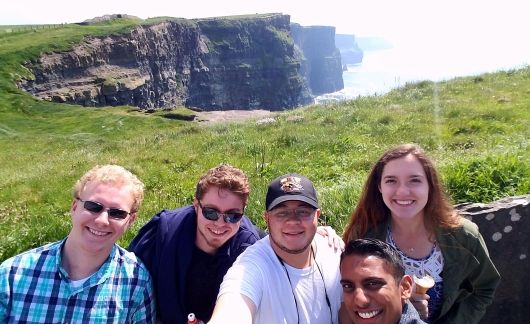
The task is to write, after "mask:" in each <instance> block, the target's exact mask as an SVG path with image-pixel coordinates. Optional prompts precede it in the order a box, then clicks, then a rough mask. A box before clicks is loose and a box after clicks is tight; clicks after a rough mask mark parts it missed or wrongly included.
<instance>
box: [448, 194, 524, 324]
mask: <svg viewBox="0 0 530 324" xmlns="http://www.w3.org/2000/svg"><path fill="white" fill-rule="evenodd" d="M456 208H457V209H458V210H459V211H460V212H461V214H462V215H464V216H466V217H468V218H470V219H471V220H472V221H473V222H474V223H476V224H477V225H478V227H479V228H480V233H481V234H482V236H483V237H484V240H485V242H486V245H487V246H488V250H489V254H490V257H491V259H492V260H493V263H494V264H495V266H496V267H497V269H498V270H499V272H500V274H501V282H500V285H499V287H498V289H497V291H496V293H495V299H494V301H493V304H492V305H491V306H490V307H489V308H488V310H487V312H486V315H485V316H484V318H483V320H482V321H481V323H495V322H498V321H499V320H501V319H502V322H503V323H526V322H528V318H530V298H529V295H530V262H529V252H530V251H529V249H528V247H529V243H528V238H529V237H530V195H527V196H519V197H510V198H506V199H501V200H499V201H496V202H493V203H490V204H479V203H475V204H459V205H457V206H456Z"/></svg>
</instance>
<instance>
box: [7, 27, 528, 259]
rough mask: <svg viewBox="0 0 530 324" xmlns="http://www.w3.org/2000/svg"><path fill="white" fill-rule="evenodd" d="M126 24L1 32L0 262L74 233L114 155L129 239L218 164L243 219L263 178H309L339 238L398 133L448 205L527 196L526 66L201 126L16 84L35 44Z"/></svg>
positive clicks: (259, 195)
mask: <svg viewBox="0 0 530 324" xmlns="http://www.w3.org/2000/svg"><path fill="white" fill-rule="evenodd" d="M130 26H132V25H131V24H129V23H128V24H123V25H120V24H118V23H115V24H110V25H102V26H86V27H81V26H71V25H67V26H64V27H61V28H57V29H53V30H51V31H48V32H47V33H41V32H39V31H37V32H27V33H24V32H21V33H17V34H16V35H15V33H5V34H0V62H2V64H0V152H1V154H0V165H1V168H0V260H4V259H5V258H7V257H9V256H11V255H14V254H16V253H18V252H21V251H24V250H27V249H28V248H30V247H34V246H39V245H42V244H44V243H46V242H50V241H55V240H58V239H60V238H62V237H64V236H65V235H66V234H67V233H68V230H69V227H70V222H69V212H68V211H69V207H70V204H71V187H72V186H73V184H74V182H75V181H76V180H77V179H78V178H79V177H80V176H81V175H82V174H83V173H84V172H86V171H87V170H88V169H90V168H91V167H92V166H94V165H95V164H104V163H117V164H121V165H123V166H125V167H126V168H128V169H130V170H132V171H133V172H134V173H136V174H137V175H138V176H139V177H140V178H141V179H142V180H143V181H144V182H145V184H146V188H147V192H146V198H145V202H144V204H143V206H142V208H141V210H140V218H139V220H138V221H137V222H136V223H135V225H134V226H133V228H132V229H131V230H130V231H129V232H128V233H126V235H125V236H124V237H123V238H122V239H121V240H120V242H119V243H120V244H121V245H123V246H126V245H128V243H129V241H130V240H131V238H132V237H133V236H134V234H136V232H137V231H138V229H139V228H140V226H141V225H142V224H144V223H145V222H146V221H147V220H148V219H149V218H150V217H151V216H152V215H154V214H155V213H156V212H158V211H159V210H160V209H163V208H176V207H179V206H182V205H185V204H189V203H191V200H192V197H193V192H194V186H195V184H196V182H197V180H198V178H199V176H200V175H202V174H203V173H204V172H205V171H206V170H207V169H209V168H211V167H213V166H215V165H217V164H219V163H222V162H226V163H231V164H233V165H235V166H237V167H240V168H242V169H243V170H245V171H246V172H247V173H248V175H249V176H250V180H251V184H252V193H251V196H250V201H249V206H248V208H247V214H248V215H249V216H250V217H251V218H252V219H253V220H254V221H255V222H256V223H258V224H259V225H260V226H261V227H264V223H263V221H262V216H261V215H262V212H263V209H264V197H265V190H266V186H267V184H268V182H269V181H270V180H272V179H273V178H275V177H277V176H279V175H281V174H283V173H286V172H299V173H301V174H304V175H306V176H308V177H309V178H310V179H312V180H313V181H314V183H315V185H316V187H317V190H318V192H319V195H320V200H321V204H322V209H323V217H322V223H326V224H329V225H331V226H333V227H334V228H335V229H337V231H338V232H339V233H340V232H341V231H342V229H343V227H344V224H345V223H346V222H347V220H348V217H349V214H350V213H351V211H352V209H353V208H354V207H355V204H356V202H357V199H358V197H359V193H360V191H361V187H362V185H363V182H364V180H365V178H366V174H367V172H368V171H369V169H370V167H371V165H372V163H373V162H374V161H375V160H376V159H377V158H378V157H379V156H380V154H381V153H382V152H383V151H385V150H386V149H387V148H389V147H391V146H394V145H396V144H400V143H405V142H415V143H418V144H420V145H421V146H422V147H424V148H425V149H426V150H427V152H428V153H429V155H430V156H432V158H433V159H434V160H435V162H436V164H437V166H438V168H439V170H440V172H441V174H442V177H443V179H444V181H445V183H446V184H447V188H448V191H449V193H450V195H451V197H452V199H453V201H454V202H463V201H472V202H489V201H492V200H494V199H497V198H501V197H505V196H511V195H520V194H528V193H529V191H530V190H529V188H530V175H529V165H528V161H530V149H529V140H528V139H529V138H530V131H529V127H528V125H530V117H529V114H528V107H530V68H524V69H520V70H514V71H506V72H498V73H492V74H485V75H482V76H480V77H469V78H459V79H455V80H451V81H446V82H439V83H432V82H420V83H418V84H410V85H407V86H405V87H403V88H402V89H398V90H395V91H392V92H390V93H389V94H387V95H384V96H375V97H362V98H358V99H356V100H353V101H349V102H344V103H340V104H332V105H326V106H310V107H306V108H301V109H297V110H294V111H289V112H285V113H281V114H279V115H278V118H277V122H276V123H274V124H268V125H256V123H255V122H254V121H245V122H238V123H230V124H219V125H213V126H208V125H204V124H198V123H196V122H191V121H185V120H180V119H186V116H189V115H191V114H193V113H192V112H189V111H188V110H185V109H183V108H179V109H178V110H175V111H171V112H167V111H159V112H156V113H153V114H146V113H142V112H139V111H138V110H137V109H135V108H134V107H108V108H83V107H80V106H74V105H62V104H54V103H48V102H44V101H39V100H35V99H33V98H32V97H31V96H30V95H28V94H26V93H24V92H22V91H20V90H18V89H17V88H16V86H15V85H14V82H15V80H16V79H17V78H19V77H20V76H21V75H27V74H28V72H27V71H25V70H24V68H23V67H22V66H21V63H23V62H24V61H26V60H35V59H36V58H37V57H38V54H39V53H41V52H45V51H51V50H54V49H56V50H65V49H67V48H68V47H69V46H71V45H70V44H71V43H72V42H73V41H76V40H79V39H81V37H83V35H87V34H98V33H105V32H109V31H110V30H112V32H119V31H122V32H123V30H126V29H127V28H130ZM6 38H9V39H6ZM4 62H7V63H6V64H4ZM168 113H169V114H171V113H173V114H175V115H177V116H178V117H179V118H180V117H182V118H180V119H179V118H175V119H171V118H166V117H165V116H164V114H168ZM292 116H300V117H301V118H298V119H295V120H294V121H290V118H289V117H292Z"/></svg>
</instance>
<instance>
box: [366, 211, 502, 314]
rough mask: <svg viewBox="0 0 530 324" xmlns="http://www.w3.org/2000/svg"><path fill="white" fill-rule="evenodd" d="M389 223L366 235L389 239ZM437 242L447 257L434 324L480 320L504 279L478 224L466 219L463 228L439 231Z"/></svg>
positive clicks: (445, 258)
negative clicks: (501, 279)
mask: <svg viewBox="0 0 530 324" xmlns="http://www.w3.org/2000/svg"><path fill="white" fill-rule="evenodd" d="M388 225H389V224H388V221H387V222H384V223H382V224H379V225H378V227H377V228H375V229H373V230H370V231H368V233H367V235H366V237H372V238H377V239H379V240H382V241H385V240H386V234H387V228H388ZM436 241H437V244H438V246H439V247H440V249H441V251H442V255H443V258H444V267H443V272H442V278H443V302H442V306H441V307H442V308H441V311H440V314H439V316H438V318H436V319H435V320H434V322H433V323H436V324H439V323H450V324H460V323H461V324H473V323H478V322H479V321H480V319H481V318H482V316H484V313H485V312H486V307H488V305H490V304H491V302H492V301H493V295H494V293H495V289H496V288H497V285H498V284H499V281H500V275H499V272H498V271H497V269H496V268H495V265H493V263H492V262H491V259H490V257H489V255H488V249H487V247H486V243H485V242H484V239H483V238H482V235H480V233H479V231H478V226H477V225H476V224H475V223H473V222H471V221H469V220H467V219H463V220H462V227H460V228H457V229H442V230H439V231H438V232H437V233H436Z"/></svg>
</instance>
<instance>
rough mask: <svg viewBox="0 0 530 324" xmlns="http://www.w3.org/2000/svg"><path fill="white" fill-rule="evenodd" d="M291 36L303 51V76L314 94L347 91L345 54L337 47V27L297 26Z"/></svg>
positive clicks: (292, 30)
mask: <svg viewBox="0 0 530 324" xmlns="http://www.w3.org/2000/svg"><path fill="white" fill-rule="evenodd" d="M291 34H292V37H293V39H294V42H295V43H296V45H297V46H298V47H299V48H300V50H301V52H302V55H303V58H302V74H303V75H304V76H305V78H306V79H307V80H308V83H309V87H310V89H311V92H312V93H313V95H321V94H324V93H330V92H336V91H339V90H341V89H344V81H343V79H342V61H341V54H340V51H339V49H338V48H337V47H336V46H335V27H331V26H308V27H305V26H300V25H299V24H296V23H293V24H291Z"/></svg>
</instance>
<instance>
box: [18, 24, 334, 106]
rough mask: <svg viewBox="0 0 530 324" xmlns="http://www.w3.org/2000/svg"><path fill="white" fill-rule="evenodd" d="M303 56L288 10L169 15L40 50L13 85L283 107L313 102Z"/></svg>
mask: <svg viewBox="0 0 530 324" xmlns="http://www.w3.org/2000/svg"><path fill="white" fill-rule="evenodd" d="M333 32H334V31H333ZM326 46H328V45H326ZM329 46H331V45H329ZM303 59H304V58H303V56H302V53H301V52H300V51H299V50H297V48H296V46H295V44H294V42H293V39H292V37H291V36H290V17H289V16H288V15H281V14H269V15H255V16H254V15H252V16H245V17H226V18H210V19H199V20H187V19H170V20H167V21H164V22H161V23H158V24H155V25H140V26H138V27H136V28H135V29H133V30H132V31H131V32H128V33H126V34H121V35H109V36H107V37H101V38H88V39H85V41H84V42H83V43H81V44H77V45H75V46H74V47H73V49H72V50H71V51H69V52H63V53H51V54H44V55H42V56H41V57H40V58H39V60H38V61H37V62H32V63H28V64H27V67H28V68H29V69H30V70H31V71H32V72H33V74H34V79H32V80H23V81H22V82H21V83H20V86H21V87H22V88H24V89H25V90H27V91H29V92H31V93H32V94H34V95H35V96H37V97H39V98H41V99H44V100H50V101H55V102H63V103H72V104H80V105H84V106H96V107H98V106H106V105H111V106H116V105H131V106H137V107H140V108H143V109H151V108H166V107H175V106H182V105H183V106H187V107H198V108H201V109H203V110H223V109H243V110H245V109H256V108H262V109H269V110H283V109H288V108H293V107H297V106H301V105H307V104H310V103H312V102H313V94H312V93H311V90H310V88H309V84H311V86H312V85H313V83H312V82H308V80H306V79H305V78H304V74H303V73H304V71H303V67H302V61H303ZM329 62H330V63H329V64H336V63H334V62H332V60H330V61H329ZM323 64H328V63H326V62H323ZM339 65H340V61H339ZM311 67H312V68H311V69H312V70H313V72H316V71H317V70H318V69H317V68H316V67H315V66H314V65H313V64H311ZM315 75H316V74H315ZM321 75H325V73H323V74H321ZM311 77H312V76H311ZM310 80H312V79H310ZM328 80H329V78H328V79H326V80H324V82H327V81H328ZM329 81H330V82H333V84H337V83H338V82H339V81H338V78H337V80H329ZM340 81H341V82H342V77H340ZM338 86H341V85H333V86H332V87H331V88H330V89H331V90H333V91H334V89H335V88H336V87H338ZM315 89H316V90H315V91H317V93H320V91H325V89H323V87H322V86H318V87H317V86H315Z"/></svg>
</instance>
